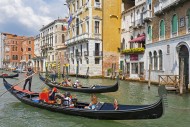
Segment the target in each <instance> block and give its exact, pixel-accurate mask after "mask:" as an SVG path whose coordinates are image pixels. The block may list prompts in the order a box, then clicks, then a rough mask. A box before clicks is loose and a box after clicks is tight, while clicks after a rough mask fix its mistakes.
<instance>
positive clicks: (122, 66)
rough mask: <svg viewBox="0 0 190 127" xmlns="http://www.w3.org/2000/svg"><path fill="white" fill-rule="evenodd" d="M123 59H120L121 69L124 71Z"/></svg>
mask: <svg viewBox="0 0 190 127" xmlns="http://www.w3.org/2000/svg"><path fill="white" fill-rule="evenodd" d="M123 63H124V62H123V61H120V70H122V71H123V69H124V65H123Z"/></svg>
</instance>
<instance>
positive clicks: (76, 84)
mask: <svg viewBox="0 0 190 127" xmlns="http://www.w3.org/2000/svg"><path fill="white" fill-rule="evenodd" d="M73 87H74V88H81V87H82V85H81V84H80V82H79V80H76V82H75V83H74V84H73Z"/></svg>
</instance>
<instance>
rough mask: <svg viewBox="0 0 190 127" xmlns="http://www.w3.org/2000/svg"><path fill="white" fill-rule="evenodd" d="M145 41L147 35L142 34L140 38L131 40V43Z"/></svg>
mask: <svg viewBox="0 0 190 127" xmlns="http://www.w3.org/2000/svg"><path fill="white" fill-rule="evenodd" d="M143 41H145V35H144V34H141V35H140V36H139V37H137V38H134V39H133V40H130V41H129V42H143Z"/></svg>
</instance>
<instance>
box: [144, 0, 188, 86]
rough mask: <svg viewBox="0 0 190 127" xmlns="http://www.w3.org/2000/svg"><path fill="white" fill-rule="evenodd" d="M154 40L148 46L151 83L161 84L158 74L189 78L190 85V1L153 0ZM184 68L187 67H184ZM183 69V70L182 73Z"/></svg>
mask: <svg viewBox="0 0 190 127" xmlns="http://www.w3.org/2000/svg"><path fill="white" fill-rule="evenodd" d="M148 2H149V3H150V6H152V10H153V11H152V22H151V23H150V24H151V25H152V26H151V27H150V28H151V29H150V31H151V33H152V35H153V36H152V38H151V40H152V41H150V43H148V44H146V53H145V54H146V61H145V70H146V79H148V70H149V66H148V65H149V64H151V65H152V71H151V80H153V81H156V82H158V75H180V72H183V74H184V75H185V86H186V88H187V87H188V84H189V78H190V75H189V71H190V68H189V53H190V47H189V46H190V1H188V0H152V1H150V0H149V1H148ZM182 65H184V68H181V66H182ZM181 69H182V70H181Z"/></svg>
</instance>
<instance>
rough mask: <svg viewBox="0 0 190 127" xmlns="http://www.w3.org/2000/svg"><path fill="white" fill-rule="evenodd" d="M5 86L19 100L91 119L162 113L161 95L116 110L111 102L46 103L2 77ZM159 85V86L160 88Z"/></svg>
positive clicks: (137, 116) (131, 117)
mask: <svg viewBox="0 0 190 127" xmlns="http://www.w3.org/2000/svg"><path fill="white" fill-rule="evenodd" d="M3 82H4V86H5V88H6V89H7V90H8V91H9V92H10V93H11V94H12V95H14V96H15V97H16V98H17V99H18V100H20V101H21V102H23V103H25V104H28V105H31V106H34V107H39V108H42V109H47V110H50V111H54V112H59V113H64V114H70V115H75V116H82V117H87V118H93V119H105V120H139V119H157V118H160V117H161V116H162V115H163V112H164V103H163V95H162V94H160V99H159V100H158V101H157V102H156V103H154V104H150V105H118V107H119V108H118V110H115V109H114V106H113V104H112V103H102V102H101V103H98V104H97V105H96V108H95V110H91V109H86V108H84V107H85V106H87V105H88V103H82V102H76V104H75V106H74V107H67V106H64V105H60V104H48V103H46V102H42V101H34V100H35V99H36V98H38V97H39V94H38V93H33V92H29V91H27V90H24V91H23V90H22V88H20V87H19V86H13V85H11V84H9V83H8V82H7V81H6V80H5V79H3ZM160 88H161V87H159V89H160Z"/></svg>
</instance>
